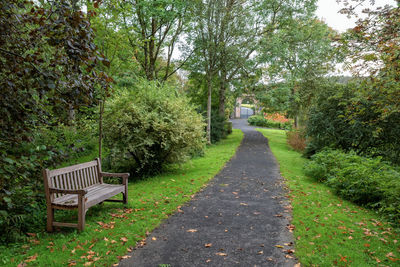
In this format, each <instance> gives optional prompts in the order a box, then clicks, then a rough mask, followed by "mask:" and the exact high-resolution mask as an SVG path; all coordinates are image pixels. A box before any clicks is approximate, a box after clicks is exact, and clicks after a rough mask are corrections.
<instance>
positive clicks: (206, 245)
mask: <svg viewBox="0 0 400 267" xmlns="http://www.w3.org/2000/svg"><path fill="white" fill-rule="evenodd" d="M204 246H205V247H206V248H210V247H211V246H212V243H207V244H205V245H204Z"/></svg>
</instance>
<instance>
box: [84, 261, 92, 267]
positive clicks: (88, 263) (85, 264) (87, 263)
mask: <svg viewBox="0 0 400 267" xmlns="http://www.w3.org/2000/svg"><path fill="white" fill-rule="evenodd" d="M90 265H92V262H90V261H88V262H85V263H84V264H83V266H90Z"/></svg>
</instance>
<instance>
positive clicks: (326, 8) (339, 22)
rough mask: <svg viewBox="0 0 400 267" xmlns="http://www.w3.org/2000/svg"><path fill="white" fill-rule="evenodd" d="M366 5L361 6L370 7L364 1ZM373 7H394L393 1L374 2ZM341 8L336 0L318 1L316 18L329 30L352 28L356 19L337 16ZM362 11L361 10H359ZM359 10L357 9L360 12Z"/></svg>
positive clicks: (340, 30)
mask: <svg viewBox="0 0 400 267" xmlns="http://www.w3.org/2000/svg"><path fill="white" fill-rule="evenodd" d="M365 2H367V4H364V5H363V8H366V7H371V6H370V5H369V4H368V3H369V0H366V1H365ZM375 2H376V3H375V7H378V6H384V5H386V4H389V5H392V6H396V1H395V0H376V1H375ZM341 8H343V4H341V5H339V4H338V3H337V2H336V0H319V1H318V10H317V16H318V17H319V18H321V19H322V20H323V21H325V22H326V23H327V24H328V25H329V26H330V27H331V28H333V29H335V30H338V31H339V32H344V31H346V30H347V29H348V28H353V27H354V26H355V22H356V20H357V19H355V18H350V19H349V18H347V16H346V15H343V14H339V13H338V12H339V10H340V9H341ZM361 9H362V8H361ZM361 9H358V10H359V11H361Z"/></svg>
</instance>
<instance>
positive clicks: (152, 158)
mask: <svg viewBox="0 0 400 267" xmlns="http://www.w3.org/2000/svg"><path fill="white" fill-rule="evenodd" d="M203 129H204V123H203V119H202V116H201V115H199V114H198V113H197V112H196V111H195V110H194V108H193V107H192V106H191V105H190V104H189V101H188V99H187V98H186V97H183V96H178V95H177V92H176V91H175V90H174V88H171V87H170V86H168V85H163V86H161V85H158V84H157V83H156V82H148V81H145V80H141V81H139V82H137V83H136V85H135V87H130V88H125V89H123V90H122V91H121V92H120V94H119V95H118V96H116V97H115V98H114V99H113V100H112V101H111V102H109V103H108V105H107V106H106V111H105V114H104V141H105V145H106V146H107V148H108V149H109V155H108V157H107V158H106V161H105V163H107V162H108V163H109V164H110V165H111V166H113V168H115V169H116V170H123V171H129V172H131V173H134V174H139V175H148V174H152V173H154V172H158V171H160V170H161V169H162V167H163V166H164V165H165V164H168V163H180V162H183V161H185V160H186V159H188V158H189V157H190V155H192V154H196V153H197V154H199V153H200V152H201V151H202V150H203V148H204V144H205V139H204V130H203Z"/></svg>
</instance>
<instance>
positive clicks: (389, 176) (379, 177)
mask: <svg viewBox="0 0 400 267" xmlns="http://www.w3.org/2000/svg"><path fill="white" fill-rule="evenodd" d="M304 170H305V173H306V175H307V176H309V177H311V178H314V179H317V180H318V181H321V182H324V183H326V184H327V185H328V186H330V187H332V188H333V189H334V190H335V192H336V193H337V194H338V195H340V196H341V197H343V198H345V199H348V200H351V201H353V202H355V203H357V204H360V205H364V206H367V207H370V208H374V209H378V210H379V211H381V212H382V213H384V214H386V215H387V216H388V217H390V218H391V219H392V220H399V219H400V172H399V169H396V168H394V167H392V166H391V165H389V164H387V163H385V162H383V161H382V160H381V159H380V158H366V157H362V156H358V155H357V154H356V153H355V152H349V153H345V152H343V151H339V150H324V151H322V152H320V153H318V154H315V155H314V156H313V157H312V161H311V162H310V163H308V164H306V166H305V168H304Z"/></svg>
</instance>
